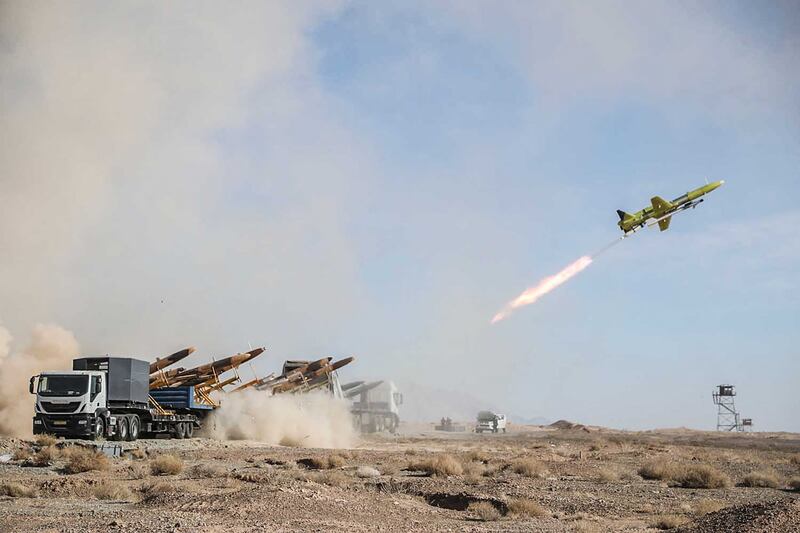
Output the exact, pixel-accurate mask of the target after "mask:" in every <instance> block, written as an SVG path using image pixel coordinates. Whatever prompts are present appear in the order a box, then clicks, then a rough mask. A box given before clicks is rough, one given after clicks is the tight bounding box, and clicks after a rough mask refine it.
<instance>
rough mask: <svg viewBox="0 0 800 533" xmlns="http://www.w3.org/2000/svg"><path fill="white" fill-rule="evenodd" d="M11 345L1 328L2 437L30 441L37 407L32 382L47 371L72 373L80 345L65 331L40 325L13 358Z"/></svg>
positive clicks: (0, 418) (0, 400)
mask: <svg viewBox="0 0 800 533" xmlns="http://www.w3.org/2000/svg"><path fill="white" fill-rule="evenodd" d="M10 344H11V335H10V334H9V332H8V330H6V329H5V328H3V327H0V435H3V436H10V437H28V436H30V435H31V434H32V433H33V430H32V429H31V426H32V424H33V422H32V420H33V404H34V399H33V396H31V395H30V394H28V378H29V377H30V376H33V375H36V374H38V373H39V372H42V371H44V370H70V369H71V368H72V358H73V357H75V356H76V355H77V354H78V341H76V340H75V337H74V336H73V335H72V333H70V332H69V331H67V330H65V329H64V328H61V327H59V326H54V325H42V324H39V325H37V326H36V327H35V328H34V329H33V334H32V335H31V342H30V344H29V345H28V347H27V348H25V349H24V350H22V351H21V352H19V353H15V354H13V355H12V354H11V350H10Z"/></svg>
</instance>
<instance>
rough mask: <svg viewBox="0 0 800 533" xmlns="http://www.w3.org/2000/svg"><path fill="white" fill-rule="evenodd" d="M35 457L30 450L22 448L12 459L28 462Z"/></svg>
mask: <svg viewBox="0 0 800 533" xmlns="http://www.w3.org/2000/svg"><path fill="white" fill-rule="evenodd" d="M31 457H33V454H32V453H31V451H30V450H29V449H28V448H20V449H19V450H16V451H15V452H14V455H12V456H11V459H13V460H14V461H27V460H28V459H30V458H31Z"/></svg>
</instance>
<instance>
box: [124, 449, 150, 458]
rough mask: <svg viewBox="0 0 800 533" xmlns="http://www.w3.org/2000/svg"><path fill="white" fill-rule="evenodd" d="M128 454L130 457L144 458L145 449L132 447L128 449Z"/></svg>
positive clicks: (145, 455)
mask: <svg viewBox="0 0 800 533" xmlns="http://www.w3.org/2000/svg"><path fill="white" fill-rule="evenodd" d="M128 456H129V457H130V458H131V459H144V458H145V457H147V451H146V450H143V449H141V448H133V449H132V450H129V451H128Z"/></svg>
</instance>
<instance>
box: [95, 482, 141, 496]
mask: <svg viewBox="0 0 800 533" xmlns="http://www.w3.org/2000/svg"><path fill="white" fill-rule="evenodd" d="M92 493H93V494H94V497H95V498H97V499H98V500H130V499H131V497H132V496H131V491H130V490H128V487H126V486H125V485H123V484H122V483H118V482H116V481H104V482H102V483H100V484H99V485H97V486H95V487H94V489H93V490H92Z"/></svg>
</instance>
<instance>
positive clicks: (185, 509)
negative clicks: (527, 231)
mask: <svg viewBox="0 0 800 533" xmlns="http://www.w3.org/2000/svg"><path fill="white" fill-rule="evenodd" d="M404 429H405V430H404V434H401V435H398V436H388V435H387V436H381V435H377V436H370V437H365V438H364V439H362V441H361V442H360V443H359V445H358V446H357V447H355V448H352V449H348V450H320V449H306V448H290V447H282V446H270V445H266V444H263V443H256V442H247V441H231V442H220V441H214V440H209V439H202V438H197V439H192V440H184V441H176V440H166V439H163V440H142V441H138V442H136V443H126V444H125V449H126V452H125V454H124V455H123V457H121V458H115V459H112V461H111V465H110V467H109V468H108V469H107V470H104V471H87V472H82V473H77V474H67V473H65V466H66V464H67V462H68V461H69V457H68V456H69V454H70V453H72V450H74V449H75V448H76V447H81V446H91V443H87V442H81V441H70V442H68V443H67V442H64V441H59V442H57V443H56V444H55V445H54V447H53V448H50V449H49V453H46V454H44V457H45V458H47V459H49V460H48V461H41V460H40V461H39V464H41V465H42V466H32V465H33V464H34V463H36V460H35V459H33V460H31V459H29V460H27V461H26V460H25V459H24V457H23V455H22V454H23V451H25V450H27V451H29V452H32V453H36V452H38V451H39V450H40V449H41V448H42V446H39V445H36V444H35V443H33V442H31V441H25V440H19V439H0V456H2V455H4V454H6V455H8V454H12V455H13V454H16V458H13V459H11V460H7V461H6V462H0V487H2V490H0V494H2V493H9V494H11V493H14V492H15V491H16V492H17V493H16V494H14V495H6V496H0V531H19V532H25V531H53V532H73V531H74V532H84V531H98V532H100V531H115V532H116V531H120V532H122V531H127V532H133V531H164V532H167V531H169V532H173V531H174V532H183V531H187V532H188V531H203V532H215V531H219V532H225V533H234V532H240V531H241V532H244V531H248V532H249V531H254V530H255V531H258V530H269V531H331V530H334V529H337V530H343V531H353V532H360V531H365V532H366V531H476V532H479V531H480V532H484V531H547V532H562V531H581V532H595V531H597V532H600V531H657V530H658V529H659V528H667V527H679V528H680V527H682V529H675V530H676V531H684V532H690V531H691V532H710V531H715V532H716V531H743V532H755V531H768V532H769V531H775V532H778V531H781V532H782V531H797V530H798V529H797V528H798V524H800V507H799V506H800V503H799V502H800V493H796V492H791V491H789V490H788V488H787V487H788V482H789V480H790V479H791V478H792V477H796V476H800V435H792V434H750V435H742V434H739V435H724V436H722V435H719V434H715V433H704V432H693V431H688V430H672V431H666V430H665V431H653V432H641V433H628V432H618V431H611V430H605V429H602V428H585V429H577V430H576V429H566V430H552V429H546V428H538V427H522V428H514V429H513V430H512V431H510V432H509V433H508V434H505V435H475V434H470V433H462V434H439V433H436V432H433V431H431V430H430V429H429V428H427V427H426V426H416V427H410V428H404ZM165 454H170V455H175V456H176V457H178V458H179V460H180V461H179V462H180V463H182V466H183V468H182V470H181V471H180V472H178V473H175V474H161V475H153V473H152V471H151V464H152V463H153V461H154V460H155V459H156V457H158V456H159V455H165ZM41 455H42V454H40V456H41ZM444 456H449V457H450V458H451V459H452V461H451V460H450V459H446V460H445V459H442V458H443V457H444ZM654 459H656V460H661V461H666V462H667V463H670V464H672V463H674V464H683V465H706V466H709V467H711V468H713V469H715V470H717V471H719V472H721V473H723V474H724V475H727V476H728V477H729V478H730V479H731V480H732V482H733V484H732V486H729V487H726V488H714V489H702V488H680V487H677V486H672V485H674V483H672V482H670V481H668V480H663V481H659V480H645V479H642V478H641V477H640V476H639V475H638V474H637V472H638V470H639V468H640V467H641V466H642V465H643V464H645V463H647V462H648V461H651V460H654ZM0 461H2V459H1V458H0ZM437 461H438V463H437ZM448 461H450V463H455V464H456V465H457V466H456V467H454V468H456V469H457V470H461V472H460V473H459V472H458V471H454V472H451V473H450V475H447V473H445V472H444V471H439V472H438V473H434V474H433V475H429V472H426V466H425V465H429V464H433V463H436V464H439V463H442V464H444V463H447V464H450V463H448ZM526 464H527V465H528V468H527V470H526V469H525V468H523V466H524V465H526ZM305 465H308V466H305ZM521 465H522V466H521ZM320 467H322V468H320ZM371 469H375V470H377V471H378V473H379V475H375V472H374V471H372V470H371ZM765 469H767V470H769V471H771V472H773V473H774V475H775V478H776V479H777V483H778V485H777V487H776V488H751V487H743V486H738V485H737V484H738V483H740V482H741V480H742V479H743V477H744V476H745V475H746V474H748V473H749V472H752V471H756V470H758V471H761V470H765ZM434 470H435V469H434ZM15 487H16V489H15ZM19 487H22V488H23V489H27V490H30V491H33V493H32V494H28V495H24V494H19V490H20V489H19ZM102 498H106V499H102ZM526 505H527V507H526ZM487 508H488V511H487ZM520 508H527V509H528V512H529V513H530V514H531V515H530V516H528V515H526V514H525V513H521V512H520Z"/></svg>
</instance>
